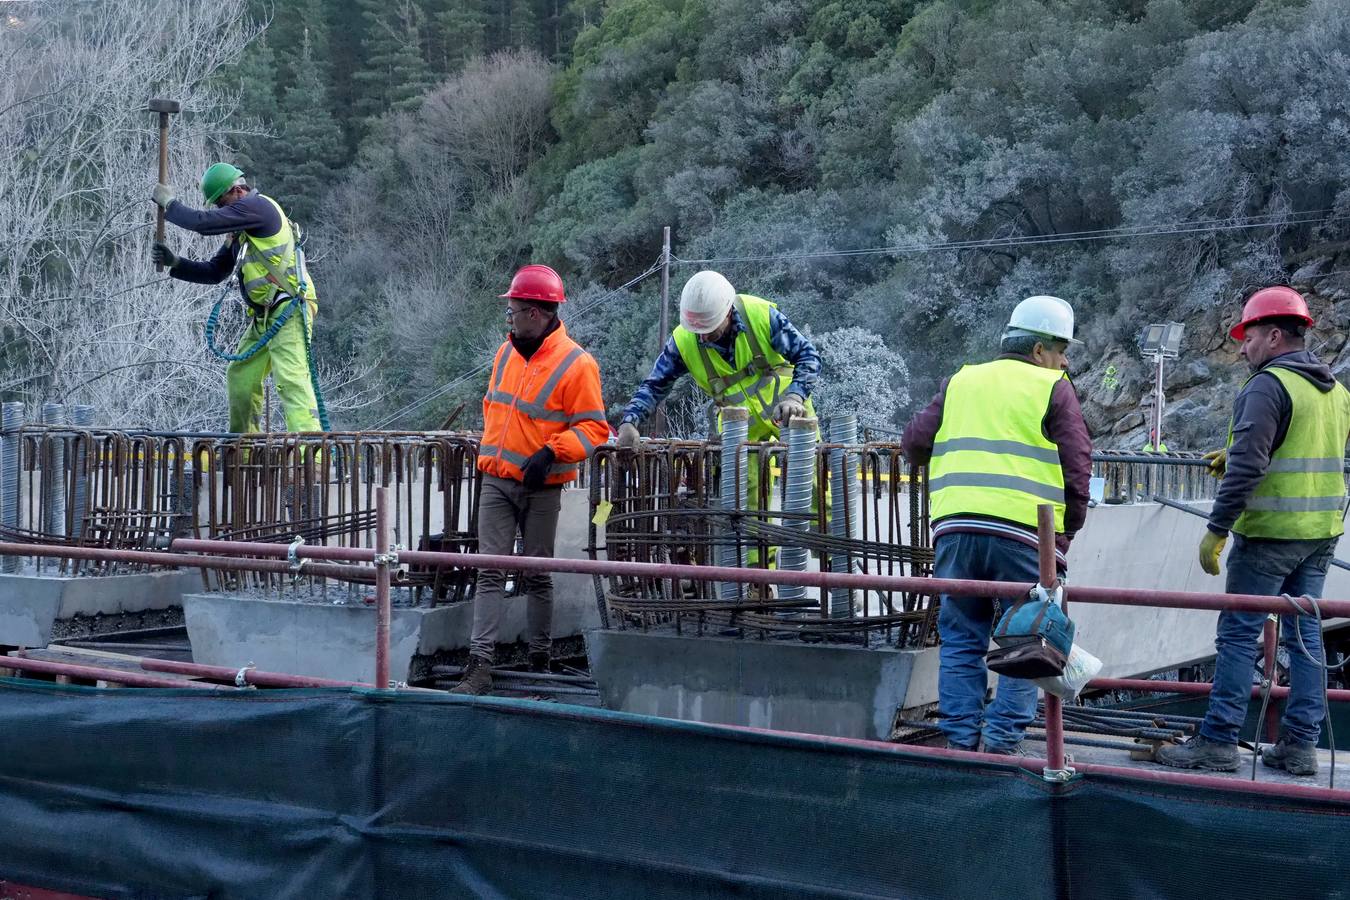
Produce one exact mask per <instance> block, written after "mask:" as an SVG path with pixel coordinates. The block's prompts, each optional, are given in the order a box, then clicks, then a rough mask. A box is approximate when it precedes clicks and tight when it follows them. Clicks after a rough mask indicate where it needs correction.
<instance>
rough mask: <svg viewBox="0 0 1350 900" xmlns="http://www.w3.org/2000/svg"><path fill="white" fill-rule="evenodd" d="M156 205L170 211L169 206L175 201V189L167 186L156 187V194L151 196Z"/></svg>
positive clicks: (158, 185)
mask: <svg viewBox="0 0 1350 900" xmlns="http://www.w3.org/2000/svg"><path fill="white" fill-rule="evenodd" d="M151 197H152V198H153V199H154V201H155V202H156V203H158V204H159V205H160V207H161V208H163V209H168V208H169V204H170V203H172V202H173V201H174V196H173V188H171V187H169V186H168V185H167V184H157V185H155V192H154V193H153V194H152V195H151Z"/></svg>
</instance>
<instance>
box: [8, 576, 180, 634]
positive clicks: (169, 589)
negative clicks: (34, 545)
mask: <svg viewBox="0 0 1350 900" xmlns="http://www.w3.org/2000/svg"><path fill="white" fill-rule="evenodd" d="M201 587H202V576H201V573H200V572H197V571H195V570H194V571H182V572H139V573H134V574H129V575H91V576H82V577H61V576H39V575H0V644H4V645H8V646H14V647H45V646H47V644H48V643H49V642H50V641H51V638H52V632H53V630H56V631H59V632H60V633H61V636H62V637H74V636H84V635H86V634H103V633H107V632H109V631H110V630H111V631H116V630H117V629H116V628H112V629H109V628H103V627H100V626H99V624H98V623H99V622H100V621H101V620H105V619H107V618H119V617H124V618H126V619H127V620H128V624H129V626H130V627H144V622H143V620H144V618H145V617H144V614H146V613H150V612H152V611H157V610H158V611H165V612H166V613H168V612H172V618H173V619H174V622H167V621H166V622H164V623H155V624H174V623H175V622H176V621H177V616H178V612H177V610H178V607H180V606H181V605H182V602H183V594H184V593H185V592H187V591H193V590H201Z"/></svg>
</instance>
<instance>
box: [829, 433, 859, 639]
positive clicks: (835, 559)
mask: <svg viewBox="0 0 1350 900" xmlns="http://www.w3.org/2000/svg"><path fill="white" fill-rule="evenodd" d="M830 443H831V444H839V445H844V446H852V445H853V444H856V443H858V417H857V416H856V415H854V414H853V413H844V414H839V415H835V416H832V417H831V418H830ZM844 446H838V447H835V448H834V449H833V450H831V451H830V534H832V535H833V536H835V537H837V538H844V539H845V540H856V539H857V534H856V532H857V526H858V514H857V510H856V509H854V503H853V495H854V491H855V490H856V488H857V484H858V460H857V457H856V456H855V455H854V454H852V453H850V452H848V451H847V450H845V449H844ZM852 565H853V554H851V553H849V552H847V551H844V552H840V553H831V554H830V570H831V571H832V572H843V573H846V572H848V571H850V570H851V568H852ZM852 615H853V590H852V589H851V588H831V589H830V617H831V618H838V619H847V618H850V617H852Z"/></svg>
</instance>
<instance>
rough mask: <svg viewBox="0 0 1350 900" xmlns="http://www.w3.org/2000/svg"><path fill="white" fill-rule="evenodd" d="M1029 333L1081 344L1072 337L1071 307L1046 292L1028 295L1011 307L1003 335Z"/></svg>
mask: <svg viewBox="0 0 1350 900" xmlns="http://www.w3.org/2000/svg"><path fill="white" fill-rule="evenodd" d="M1015 334H1030V335H1038V336H1041V337H1051V338H1057V339H1059V340H1061V341H1068V342H1069V343H1070V344H1081V343H1082V341H1075V340H1074V339H1073V307H1072V306H1070V305H1069V304H1068V302H1067V301H1064V300H1061V299H1060V298H1058V297H1051V296H1048V295H1046V294H1037V295H1036V296H1035V297H1028V298H1027V299H1025V300H1023V301H1022V302H1021V303H1019V304H1017V306H1015V307H1014V308H1013V311H1012V315H1011V316H1009V317H1008V327H1007V328H1005V329H1004V330H1003V336H1004V337H1008V336H1011V335H1015Z"/></svg>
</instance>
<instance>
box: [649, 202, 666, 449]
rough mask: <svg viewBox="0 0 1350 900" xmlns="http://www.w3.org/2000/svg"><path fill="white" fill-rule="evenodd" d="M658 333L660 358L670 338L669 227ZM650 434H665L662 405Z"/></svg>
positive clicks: (663, 237)
mask: <svg viewBox="0 0 1350 900" xmlns="http://www.w3.org/2000/svg"><path fill="white" fill-rule="evenodd" d="M659 321H660V323H661V326H660V333H659V334H657V336H656V355H657V356H660V355H661V351H662V349H664V348H665V346H666V339H667V338H669V337H670V226H669V225H667V226H665V227H664V228H663V229H661V316H660V319H659ZM651 431H652V434H654V435H658V436H661V435H664V434H665V433H666V410H665V407H664V405H662V406H659V407H657V409H656V412H655V413H653V415H652V427H651Z"/></svg>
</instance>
